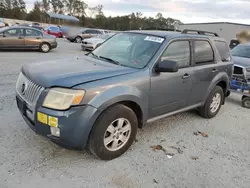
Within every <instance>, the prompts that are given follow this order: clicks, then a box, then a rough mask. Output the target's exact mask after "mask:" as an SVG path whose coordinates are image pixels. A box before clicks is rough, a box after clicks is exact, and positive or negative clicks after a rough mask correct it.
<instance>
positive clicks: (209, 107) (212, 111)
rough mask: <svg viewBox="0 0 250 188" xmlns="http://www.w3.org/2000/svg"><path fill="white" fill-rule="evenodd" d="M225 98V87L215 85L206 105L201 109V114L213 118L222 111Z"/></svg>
mask: <svg viewBox="0 0 250 188" xmlns="http://www.w3.org/2000/svg"><path fill="white" fill-rule="evenodd" d="M223 100H224V93H223V89H222V88H221V87H220V86H215V87H214V89H213V90H212V91H211V93H210V94H209V96H208V98H207V100H206V102H205V105H204V106H203V107H201V108H200V109H199V113H200V115H201V116H202V117H204V118H213V117H214V116H216V115H217V113H218V112H219V111H220V108H221V105H222V103H223Z"/></svg>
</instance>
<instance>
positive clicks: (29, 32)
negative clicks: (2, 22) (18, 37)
mask: <svg viewBox="0 0 250 188" xmlns="http://www.w3.org/2000/svg"><path fill="white" fill-rule="evenodd" d="M25 35H26V36H35V37H36V36H42V33H41V32H39V31H36V30H34V29H26V33H25Z"/></svg>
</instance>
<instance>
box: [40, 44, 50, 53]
mask: <svg viewBox="0 0 250 188" xmlns="http://www.w3.org/2000/svg"><path fill="white" fill-rule="evenodd" d="M39 50H40V51H41V52H43V53H48V52H49V51H50V50H51V46H50V44H49V43H42V44H40V47H39Z"/></svg>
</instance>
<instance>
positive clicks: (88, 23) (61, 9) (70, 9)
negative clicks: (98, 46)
mask: <svg viewBox="0 0 250 188" xmlns="http://www.w3.org/2000/svg"><path fill="white" fill-rule="evenodd" d="M103 8H104V7H103V6H102V5H97V6H94V7H90V6H88V4H87V3H85V2H84V1H83V0H38V1H36V2H35V3H34V7H33V9H32V10H30V11H29V12H28V11H27V9H26V3H25V1H24V0H1V2H0V17H4V18H12V19H19V20H28V21H34V22H47V23H48V22H51V23H53V24H58V20H53V19H52V20H51V19H50V20H48V18H47V16H46V12H53V13H58V14H64V15H71V16H75V17H77V18H78V19H79V20H80V22H79V25H80V26H84V27H97V28H103V29H110V30H134V29H159V30H175V29H176V26H178V25H179V24H181V21H180V20H177V19H174V18H170V17H168V18H164V17H163V15H162V14H161V13H158V14H157V15H156V16H155V17H145V16H143V14H142V13H141V12H136V13H131V14H129V15H125V16H116V17H111V16H109V17H106V16H105V15H104V13H103Z"/></svg>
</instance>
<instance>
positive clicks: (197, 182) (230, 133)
mask: <svg viewBox="0 0 250 188" xmlns="http://www.w3.org/2000/svg"><path fill="white" fill-rule="evenodd" d="M76 55H83V52H82V51H81V50H80V45H79V44H69V43H68V42H66V41H64V40H61V41H60V43H59V47H58V48H57V49H55V50H53V51H51V53H48V54H42V53H39V52H0V71H1V72H0V122H1V123H0V188H6V187H7V188H14V187H16V188H28V187H36V188H40V187H41V188H44V187H53V188H57V187H58V188H63V187H67V188H68V187H69V188H80V187H91V188H92V187H93V188H97V187H101V188H103V187H125V188H126V187H131V188H137V187H138V188H140V187H142V188H145V187H173V188H174V187H178V188H179V187H181V188H182V187H188V188H191V187H197V188H201V187H211V188H219V187H225V188H236V187H240V188H244V187H246V188H249V187H250V176H249V174H250V136H249V135H250V111H249V110H247V109H244V108H242V107H241V105H240V96H237V95H235V94H234V95H232V96H231V97H230V98H229V99H227V103H226V105H225V106H223V107H222V109H221V111H220V113H219V114H218V116H217V117H216V118H214V119H211V120H206V119H202V118H201V117H199V116H198V115H197V114H196V112H187V113H182V114H179V115H176V116H173V117H170V118H167V119H163V120H161V121H157V122H154V123H151V124H148V125H147V126H145V127H144V128H143V129H142V130H139V133H138V137H137V141H136V142H135V143H134V144H133V146H132V148H131V149H130V150H129V151H128V152H127V153H125V154H124V155H123V156H121V157H120V158H117V159H115V160H112V161H108V162H106V161H100V160H98V159H96V158H95V157H93V156H92V155H91V154H89V153H88V152H87V151H74V150H66V149H64V148H61V147H59V146H57V145H55V144H54V143H52V142H51V141H49V140H48V139H46V138H44V137H41V136H39V135H36V134H35V133H34V132H33V131H32V130H30V128H29V127H28V126H27V125H26V124H25V122H24V121H23V119H22V118H21V115H20V114H19V112H18V110H17V108H16V103H15V82H16V79H17V75H18V73H19V71H20V68H21V66H22V65H24V64H26V63H34V62H38V61H46V60H49V59H57V58H64V57H69V56H76ZM59 66H60V65H59ZM197 131H200V132H201V133H196V134H197V135H196V134H194V132H197ZM203 132H204V134H202V133H203ZM205 133H206V134H207V135H206V134H205ZM206 136H208V137H206ZM153 145H161V146H162V147H163V150H165V152H164V151H162V150H157V149H161V147H159V146H158V148H157V147H156V148H154V149H156V150H155V151H153V149H152V148H151V146H153ZM170 154H174V155H173V156H170ZM171 157H172V158H171Z"/></svg>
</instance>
